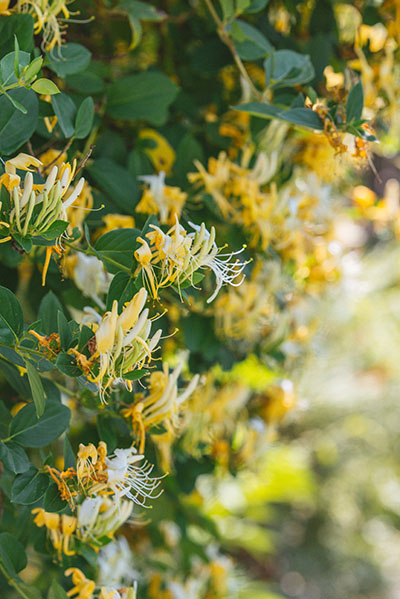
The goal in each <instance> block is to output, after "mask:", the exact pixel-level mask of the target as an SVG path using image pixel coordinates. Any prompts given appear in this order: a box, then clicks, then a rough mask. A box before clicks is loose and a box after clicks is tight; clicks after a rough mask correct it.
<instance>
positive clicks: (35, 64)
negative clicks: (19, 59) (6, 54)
mask: <svg viewBox="0 0 400 599" xmlns="http://www.w3.org/2000/svg"><path fill="white" fill-rule="evenodd" d="M42 64H43V58H42V56H38V57H37V58H35V59H34V60H32V62H31V63H30V64H29V65H28V66H27V67H25V68H24V69H23V71H22V79H23V81H24V83H31V81H33V80H34V78H35V77H36V75H37V74H38V72H39V71H40V69H41V68H42Z"/></svg>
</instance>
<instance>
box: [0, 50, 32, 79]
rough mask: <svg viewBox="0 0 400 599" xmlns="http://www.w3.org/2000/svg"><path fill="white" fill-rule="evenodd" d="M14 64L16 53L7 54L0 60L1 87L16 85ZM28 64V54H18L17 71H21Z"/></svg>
mask: <svg viewBox="0 0 400 599" xmlns="http://www.w3.org/2000/svg"><path fill="white" fill-rule="evenodd" d="M15 62H16V53H15V52H9V54H6V56H4V57H3V58H2V59H1V60H0V77H1V81H2V87H7V86H8V85H14V84H16V83H18V79H17V77H16V76H15ZM29 63H30V54H28V52H18V67H19V70H20V71H22V69H23V68H24V67H26V66H28V64H29Z"/></svg>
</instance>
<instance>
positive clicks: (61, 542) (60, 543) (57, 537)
mask: <svg viewBox="0 0 400 599" xmlns="http://www.w3.org/2000/svg"><path fill="white" fill-rule="evenodd" d="M32 514H36V515H35V518H34V520H33V521H34V523H35V524H36V526H39V528H41V527H42V526H45V527H46V529H47V532H48V535H49V538H50V541H51V543H52V545H53V547H54V549H55V550H56V551H57V553H58V557H59V558H60V559H61V555H62V554H63V553H64V555H74V553H75V552H74V551H73V550H72V549H71V547H70V540H71V538H72V537H73V535H74V532H75V531H76V526H77V519H76V518H75V517H74V516H68V515H67V514H62V515H60V514H54V513H51V512H46V511H45V510H44V509H43V508H41V507H37V508H34V509H33V510H32Z"/></svg>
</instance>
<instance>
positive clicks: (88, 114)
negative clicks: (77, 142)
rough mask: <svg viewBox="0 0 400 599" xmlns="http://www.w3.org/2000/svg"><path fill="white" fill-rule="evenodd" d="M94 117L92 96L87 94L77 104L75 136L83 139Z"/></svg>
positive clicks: (88, 131)
mask: <svg viewBox="0 0 400 599" xmlns="http://www.w3.org/2000/svg"><path fill="white" fill-rule="evenodd" d="M93 119H94V102H93V98H91V97H90V96H88V97H87V98H85V99H84V100H83V102H82V104H81V105H80V106H79V109H78V112H77V115H76V119H75V137H76V138H77V139H84V138H85V137H87V136H88V135H89V133H90V130H91V128H92V125H93Z"/></svg>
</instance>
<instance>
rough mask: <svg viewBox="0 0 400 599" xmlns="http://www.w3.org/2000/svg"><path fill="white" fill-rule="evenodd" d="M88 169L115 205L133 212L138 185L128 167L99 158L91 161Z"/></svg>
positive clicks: (136, 199)
mask: <svg viewBox="0 0 400 599" xmlns="http://www.w3.org/2000/svg"><path fill="white" fill-rule="evenodd" d="M88 171H89V173H90V175H91V176H92V177H93V179H94V180H95V182H96V183H97V185H98V186H99V187H100V189H101V190H102V191H104V192H105V193H106V194H107V196H108V198H109V199H110V200H111V202H113V204H114V205H115V206H117V207H118V208H119V209H121V210H123V211H124V212H126V213H128V214H133V211H134V208H135V206H136V204H137V202H138V200H139V186H138V183H137V181H136V179H135V178H134V177H133V176H132V175H131V173H130V172H129V171H128V169H126V168H123V167H122V166H120V165H119V164H117V163H116V162H114V161H113V160H109V159H108V158H100V159H99V160H95V161H94V162H93V164H92V165H91V166H90V167H89V169H88Z"/></svg>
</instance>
